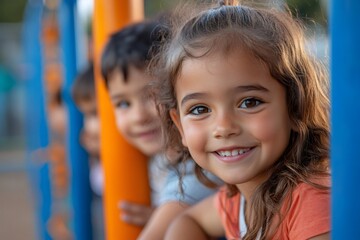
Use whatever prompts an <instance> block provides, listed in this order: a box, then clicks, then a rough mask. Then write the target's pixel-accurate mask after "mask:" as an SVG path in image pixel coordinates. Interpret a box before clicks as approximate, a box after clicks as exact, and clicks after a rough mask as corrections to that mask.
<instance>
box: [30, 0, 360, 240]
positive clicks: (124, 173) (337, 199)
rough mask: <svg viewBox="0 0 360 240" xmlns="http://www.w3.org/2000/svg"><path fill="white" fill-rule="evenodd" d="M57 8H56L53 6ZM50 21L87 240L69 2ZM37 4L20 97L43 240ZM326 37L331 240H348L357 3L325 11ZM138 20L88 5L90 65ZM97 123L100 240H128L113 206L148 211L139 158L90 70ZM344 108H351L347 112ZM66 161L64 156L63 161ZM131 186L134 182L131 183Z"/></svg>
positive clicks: (74, 209)
mask: <svg viewBox="0 0 360 240" xmlns="http://www.w3.org/2000/svg"><path fill="white" fill-rule="evenodd" d="M55 2H56V1H55ZM59 2H60V5H59V6H58V7H57V9H56V11H57V16H58V18H57V20H58V24H59V25H58V27H59V36H60V38H59V39H58V40H59V42H58V43H57V44H59V46H60V45H61V49H62V52H61V53H59V54H60V56H61V58H60V59H59V62H60V63H61V64H62V71H61V74H62V75H61V76H62V83H63V85H62V88H61V90H62V94H61V95H62V97H63V99H64V102H65V103H66V105H67V111H68V117H69V118H68V120H69V122H71V124H70V125H69V128H68V133H67V153H68V154H67V157H66V159H68V160H67V162H66V163H67V164H68V166H69V171H70V185H69V189H67V191H68V192H67V193H68V198H64V199H68V201H66V203H67V204H68V205H67V206H68V210H69V213H70V215H69V222H68V227H69V229H70V230H71V233H72V236H73V238H74V239H79V240H83V239H91V226H90V222H89V220H90V214H89V211H90V206H89V199H90V196H89V195H90V190H89V183H88V169H87V168H86V167H84V166H87V164H86V163H85V162H86V155H85V153H84V152H83V150H82V149H81V147H80V146H79V143H78V141H77V139H78V138H77V136H78V133H79V130H80V127H81V117H80V115H79V113H78V112H77V110H76V109H75V108H74V105H73V103H72V101H71V99H70V98H69V95H68V93H69V88H70V86H71V82H72V80H73V78H74V76H75V74H76V72H77V70H78V69H77V66H78V61H79V59H78V56H76V54H75V53H76V34H75V32H76V31H75V27H74V26H75V18H74V15H75V13H74V6H75V4H76V1H75V0H62V1H59ZM44 8H45V6H44V2H43V0H31V1H30V0H29V1H28V5H27V9H26V12H25V22H24V32H23V33H24V35H23V36H24V37H23V43H24V60H25V66H26V80H27V89H28V94H27V97H26V102H27V106H26V108H25V109H26V115H27V116H28V117H27V120H26V121H25V123H26V130H27V136H28V141H27V159H28V168H29V173H30V174H29V175H30V179H31V182H32V185H33V186H34V189H35V192H34V197H35V209H36V213H37V232H38V239H42V240H50V239H52V238H51V236H50V234H49V231H48V230H49V229H48V223H49V220H50V219H51V217H52V214H53V212H52V204H53V201H54V192H53V190H54V189H53V188H54V185H53V184H52V181H51V167H52V166H51V161H49V159H48V158H49V156H45V157H44V156H43V155H42V154H41V153H42V152H43V151H42V150H43V149H46V148H48V147H49V146H50V144H51V141H52V138H51V133H50V129H49V124H48V120H47V111H48V109H47V102H46V101H47V94H46V90H45V89H46V88H45V85H44V81H45V78H49V75H46V74H45V70H46V67H47V66H46V65H45V64H46V62H45V61H44V60H45V57H44V46H43V44H42V40H41V36H42V30H43V29H42V26H43V25H42V19H43V18H42V17H43V13H44ZM330 10H331V11H330V16H331V17H330V23H331V24H330V26H331V27H330V30H331V39H332V44H331V53H332V57H331V76H332V86H331V87H332V142H331V149H332V156H331V160H332V176H333V190H332V213H333V215H332V239H355V238H356V237H357V236H358V232H357V230H358V229H360V221H358V216H359V215H360V205H359V202H360V193H359V191H357V189H358V183H359V182H360V179H359V174H358V172H359V171H360V161H358V159H360V154H359V152H358V151H356V150H357V149H356V148H357V147H358V146H359V140H358V137H359V136H360V130H359V128H358V127H357V125H358V122H357V121H358V119H359V118H360V104H358V103H357V101H356V100H357V96H358V91H359V89H360V81H359V77H358V74H357V73H358V71H359V69H360V61H359V59H358V56H360V44H359V43H360V28H359V27H358V24H359V23H360V15H359V14H358V13H359V12H360V2H358V1H356V0H348V1H343V0H333V1H331V8H330ZM142 17H143V2H142V1H140V0H136V1H131V0H122V1H119V0H106V1H104V0H102V1H101V0H95V19H94V27H93V29H94V33H95V35H94V39H95V51H94V52H95V62H96V63H97V66H98V63H99V56H100V54H101V51H102V48H103V45H104V43H105V42H106V40H107V36H108V35H109V34H110V33H111V32H113V31H115V30H118V29H119V28H121V27H122V26H124V25H126V24H127V23H130V22H131V21H135V20H139V19H141V18H142ZM95 71H96V77H97V88H98V90H97V91H98V96H99V112H100V118H101V122H102V125H101V129H102V133H101V142H102V145H103V148H102V151H101V153H102V160H103V164H104V169H105V184H106V185H105V215H106V217H105V222H106V232H107V239H109V240H115V239H126V240H127V239H135V238H136V236H137V235H138V233H139V232H140V230H141V229H140V228H137V227H133V226H130V225H127V224H124V223H122V222H121V221H120V219H119V214H118V209H117V202H118V200H119V199H127V200H132V201H137V202H139V203H145V204H149V203H150V194H149V192H150V191H149V188H148V182H147V168H146V161H145V157H144V156H142V155H141V154H140V153H139V152H137V151H136V150H135V149H133V148H132V147H131V146H129V145H128V144H127V143H126V142H125V141H124V140H123V139H122V138H121V136H120V135H118V134H117V131H116V130H115V123H114V117H113V116H112V115H111V114H110V113H111V112H112V111H111V105H110V102H109V99H108V96H107V93H106V90H105V87H104V85H103V82H102V80H101V77H100V74H99V68H98V67H97V68H96V70H95ZM344 103H347V104H350V106H348V105H345V104H344ZM69 153H71V154H69ZM134 179H136V181H134Z"/></svg>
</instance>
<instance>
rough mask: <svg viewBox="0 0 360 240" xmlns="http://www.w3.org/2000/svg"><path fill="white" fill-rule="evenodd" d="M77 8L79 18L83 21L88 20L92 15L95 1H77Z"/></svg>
mask: <svg viewBox="0 0 360 240" xmlns="http://www.w3.org/2000/svg"><path fill="white" fill-rule="evenodd" d="M77 8H78V13H79V16H80V17H81V18H82V19H86V18H88V16H89V15H90V14H92V11H93V8H94V0H77Z"/></svg>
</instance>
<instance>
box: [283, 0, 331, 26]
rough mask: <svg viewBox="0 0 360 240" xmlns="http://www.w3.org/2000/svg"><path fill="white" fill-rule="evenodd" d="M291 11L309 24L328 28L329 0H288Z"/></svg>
mask: <svg viewBox="0 0 360 240" xmlns="http://www.w3.org/2000/svg"><path fill="white" fill-rule="evenodd" d="M286 2H287V4H288V6H289V8H290V10H291V12H292V13H293V14H294V16H296V17H298V18H299V19H301V20H302V21H304V23H305V24H307V25H308V26H313V27H315V26H316V24H319V25H320V26H322V27H323V28H325V29H326V28H327V24H328V20H327V19H328V14H327V2H328V1H327V0H286Z"/></svg>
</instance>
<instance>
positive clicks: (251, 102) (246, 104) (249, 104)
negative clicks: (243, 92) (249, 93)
mask: <svg viewBox="0 0 360 240" xmlns="http://www.w3.org/2000/svg"><path fill="white" fill-rule="evenodd" d="M261 103H262V101H260V100H258V99H255V98H247V99H245V100H244V101H242V102H241V104H240V108H253V107H256V106H258V105H260V104H261Z"/></svg>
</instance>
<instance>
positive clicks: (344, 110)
mask: <svg viewBox="0 0 360 240" xmlns="http://www.w3.org/2000/svg"><path fill="white" fill-rule="evenodd" d="M330 32H331V39H332V42H331V81H332V85H331V89H332V92H331V93H332V116H331V118H332V140H331V160H332V176H333V178H332V184H333V189H332V239H334V240H340V239H359V229H360V220H359V216H360V191H359V184H360V174H359V173H360V151H359V148H360V140H359V136H360V127H359V120H360V103H359V96H360V74H359V73H360V59H359V58H360V1H358V0H333V1H332V2H331V7H330Z"/></svg>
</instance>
